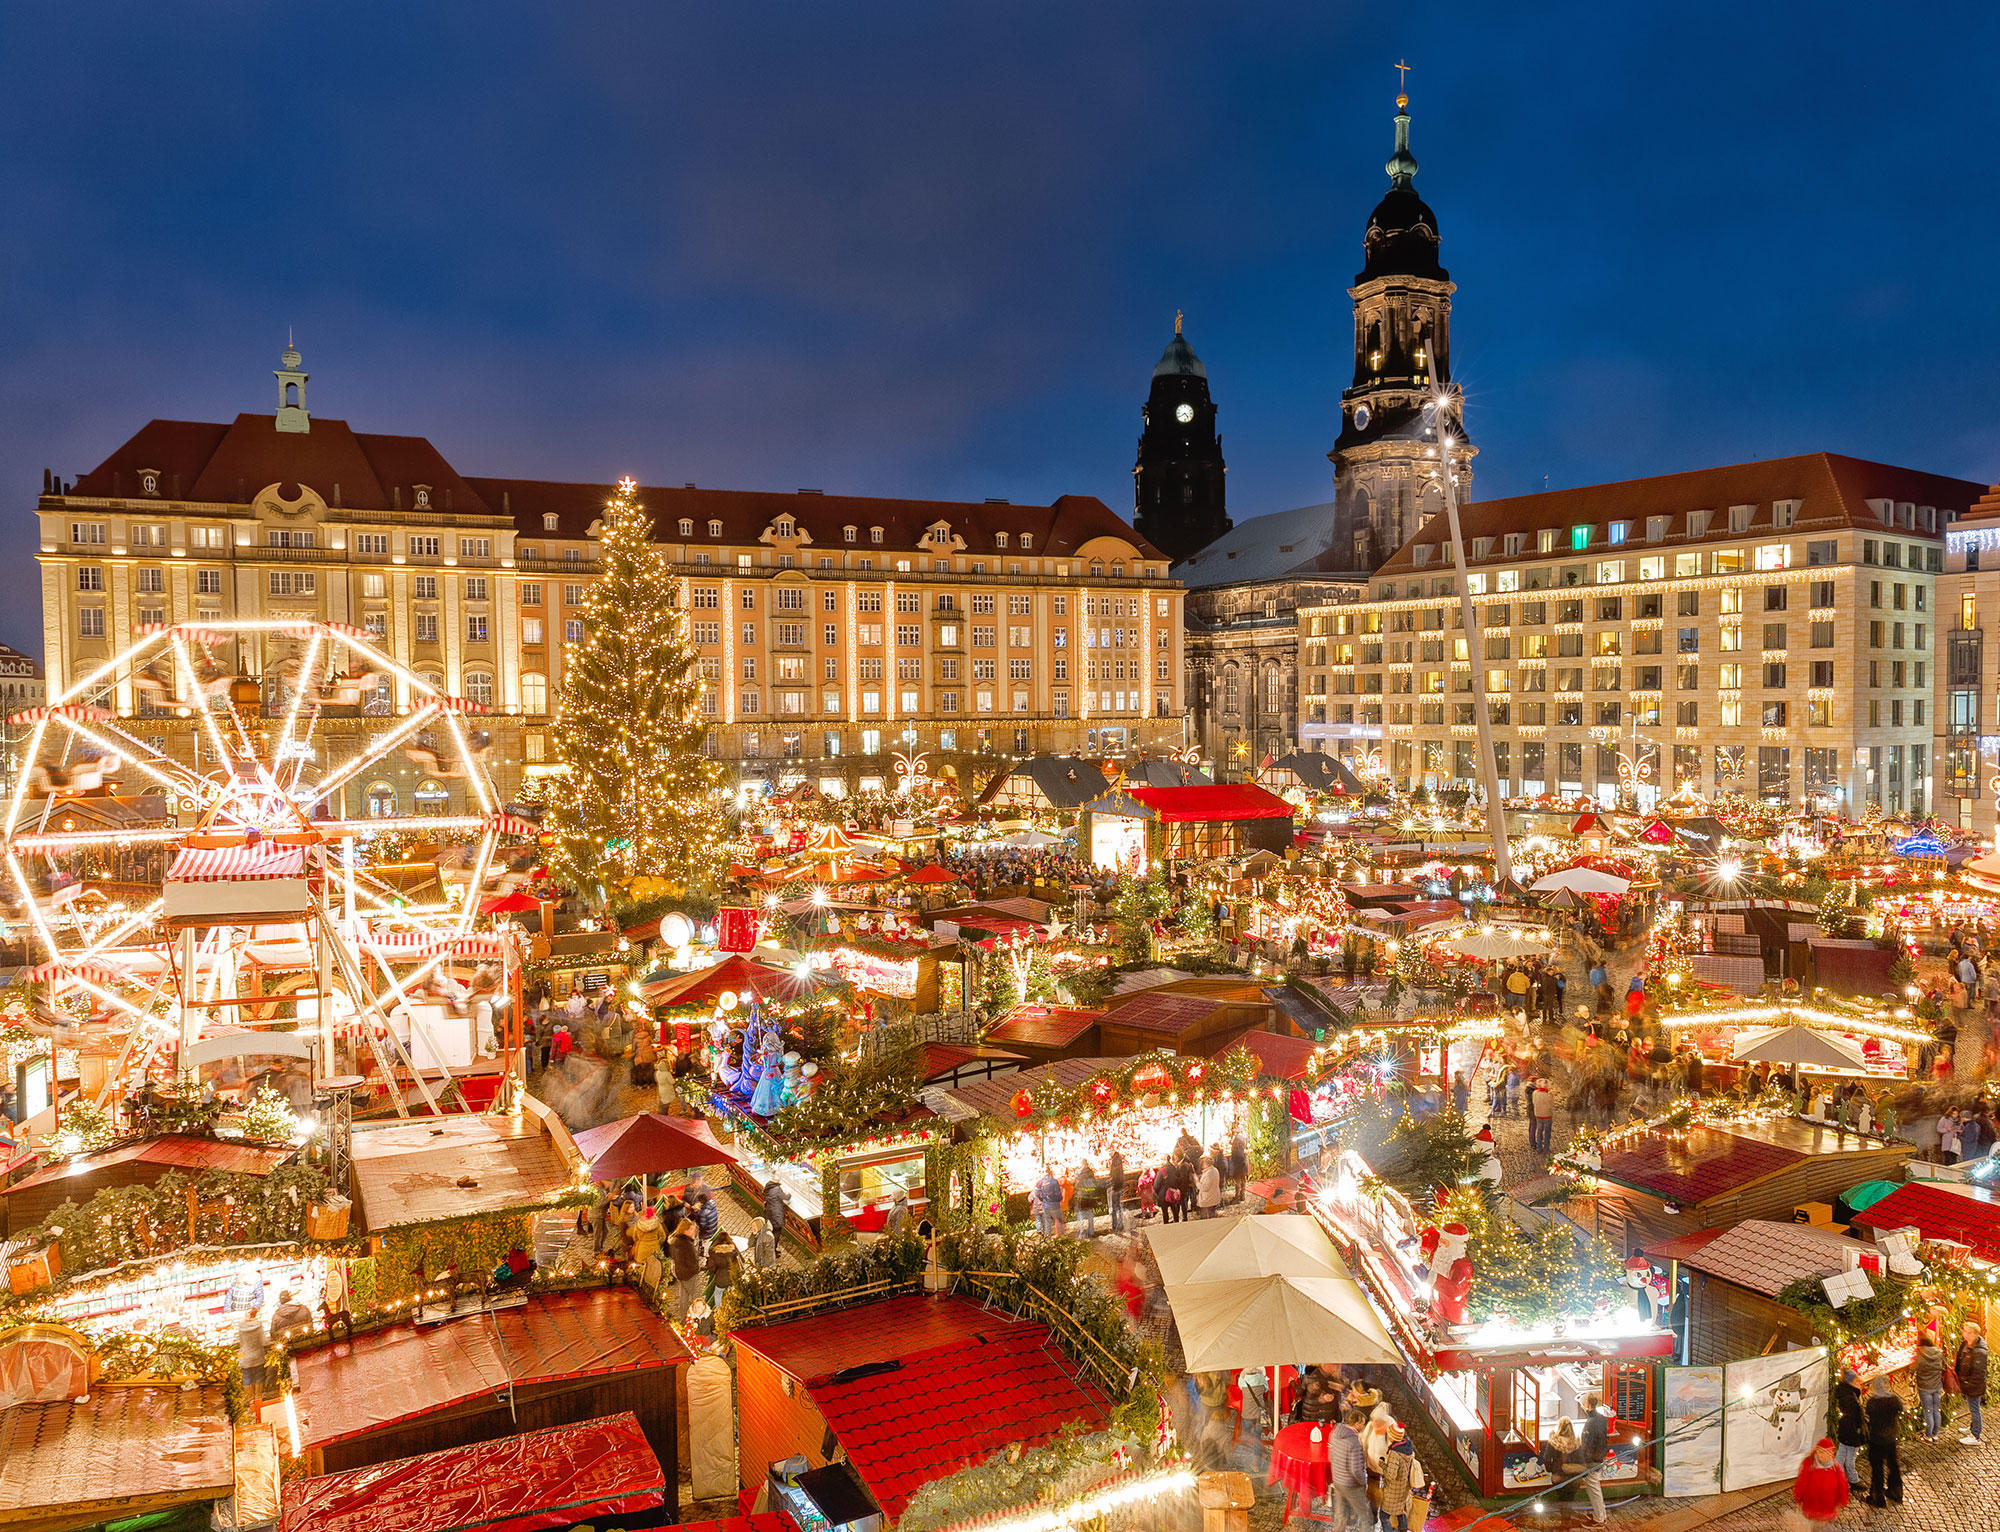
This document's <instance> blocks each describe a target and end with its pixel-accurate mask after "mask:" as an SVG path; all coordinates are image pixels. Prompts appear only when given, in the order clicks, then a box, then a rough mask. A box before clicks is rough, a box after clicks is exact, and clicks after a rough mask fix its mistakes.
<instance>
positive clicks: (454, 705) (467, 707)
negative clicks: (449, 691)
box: [431, 697, 486, 713]
mask: <svg viewBox="0 0 2000 1532" xmlns="http://www.w3.org/2000/svg"><path fill="white" fill-rule="evenodd" d="M431 701H433V702H435V703H436V704H437V705H438V706H439V707H441V708H443V709H444V710H445V711H446V712H447V713H483V712H485V711H486V704H485V703H483V702H469V701H467V700H466V699H465V698H464V697H433V698H431Z"/></svg>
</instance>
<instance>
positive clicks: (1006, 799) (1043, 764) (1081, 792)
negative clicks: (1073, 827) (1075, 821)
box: [972, 755, 1111, 815]
mask: <svg viewBox="0 0 2000 1532" xmlns="http://www.w3.org/2000/svg"><path fill="white" fill-rule="evenodd" d="M1110 786H1111V784H1110V782H1109V781H1108V780H1107V779H1106V778H1105V775H1104V772H1103V771H1102V769H1100V768H1099V766H1098V765H1097V763H1096V762H1095V761H1085V760H1079V759H1077V758H1076V757H1074V756H1057V755H1036V756H1030V757H1029V758H1028V759H1027V760H1025V761H1017V762H1016V763H1015V764H1014V765H1012V766H1010V767H1008V768H1007V769H1006V770H1005V771H1003V772H1001V773H1000V774H999V775H997V776H996V777H994V778H993V780H992V781H990V782H988V783H987V784H986V790H985V791H984V792H982V793H981V794H980V795H979V798H978V800H977V801H976V802H975V803H974V804H973V805H972V806H973V808H974V809H975V810H978V809H992V810H995V811H996V812H1002V813H1012V814H1030V815H1036V814H1045V815H1066V814H1074V813H1076V812H1077V811H1078V810H1079V809H1081V808H1082V807H1083V806H1084V805H1085V804H1086V803H1088V802H1090V800H1091V799H1093V798H1096V797H1100V796H1101V795H1102V794H1104V793H1105V792H1106V791H1108V790H1109V788H1110Z"/></svg>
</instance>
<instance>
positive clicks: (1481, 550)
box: [1472, 537, 1493, 559]
mask: <svg viewBox="0 0 2000 1532" xmlns="http://www.w3.org/2000/svg"><path fill="white" fill-rule="evenodd" d="M1492 552H1493V539H1492V538H1490V537H1475V538H1473V540H1472V556H1473V557H1474V558H1476V559H1483V558H1486V557H1488V556H1489V555H1490V554H1491V553H1492Z"/></svg>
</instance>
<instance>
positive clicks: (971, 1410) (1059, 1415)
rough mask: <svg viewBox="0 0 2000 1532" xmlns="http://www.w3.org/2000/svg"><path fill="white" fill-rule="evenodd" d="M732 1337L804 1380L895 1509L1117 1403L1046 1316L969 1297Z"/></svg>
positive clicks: (910, 1301) (857, 1466)
mask: <svg viewBox="0 0 2000 1532" xmlns="http://www.w3.org/2000/svg"><path fill="white" fill-rule="evenodd" d="M731 1339H732V1340H733V1341H734V1342H735V1344H736V1345H737V1346H738V1347H739V1348H742V1349H746V1350H749V1351H751V1352H754V1353H755V1354H757V1355H758V1356H761V1357H763V1358H764V1359H765V1360H766V1361H768V1362H770V1363H771V1365H772V1366H774V1367H776V1368H777V1369H778V1370H779V1371H781V1372H783V1373H785V1374H787V1375H788V1376H790V1377H792V1378H795V1379H797V1380H798V1381H799V1382H800V1383H801V1384H803V1385H804V1387H805V1389H806V1392H807V1393H808V1394H809V1396H810V1397H811V1399H812V1402H813V1405H814V1407H815V1408H817V1409H818V1411H819V1413H820V1415H821V1417H822V1418H824V1419H825V1421H826V1423H827V1426H828V1427H829V1428H830V1429H831V1430H832V1432H833V1434H834V1436H835V1437H836V1438H837V1439H838V1441H839V1442H840V1445H841V1446H842V1448H844V1449H845V1450H846V1453H847V1459H848V1462H849V1463H850V1464H852V1465H853V1467H854V1470H855V1472H856V1473H858V1474H859V1475H860V1476H861V1479H862V1482H863V1483H865V1484H866V1485H867V1486H868V1489H869V1491H870V1493H872V1494H873V1495H874V1496H875V1500H876V1503H877V1504H878V1505H880V1506H881V1507H882V1509H883V1511H884V1512H886V1513H887V1514H888V1515H889V1517H890V1518H891V1519H893V1518H895V1517H896V1516H898V1515H900V1514H901V1513H902V1511H903V1509H904V1507H905V1506H906V1505H907V1504H908V1503H909V1500H910V1497H911V1496H912V1495H913V1494H915V1493H916V1491H917V1490H918V1489H919V1488H920V1487H921V1486H922V1485H923V1484H925V1483H926V1482H928V1481H929V1480H931V1479H936V1478H941V1477H943V1476H944V1475H946V1474H950V1473H953V1472H956V1471H957V1470H958V1469H960V1468H962V1467H965V1466H966V1465H968V1464H971V1463H977V1462H983V1461H984V1460H985V1459H986V1458H988V1457H990V1456H991V1455H992V1454H993V1453H995V1452H997V1451H998V1450H1000V1449H1001V1448H1002V1447H1005V1446H1006V1445H1007V1444H1008V1443H1010V1442H1017V1441H1018V1442H1022V1443H1025V1444H1026V1445H1028V1446H1030V1447H1033V1446H1038V1445H1040V1444H1041V1443H1042V1442H1045V1441H1047V1440H1049V1439H1050V1438H1051V1437H1053V1436H1054V1435H1055V1434H1056V1433H1057V1432H1059V1431H1060V1430H1062V1428H1063V1427H1064V1426H1066V1425H1068V1424H1070V1423H1071V1422H1073V1421H1079V1420H1081V1421H1086V1422H1089V1423H1091V1424H1093V1425H1094V1424H1099V1423H1101V1422H1102V1421H1103V1420H1104V1419H1105V1418H1106V1414H1107V1411H1106V1408H1105V1401H1104V1398H1103V1396H1102V1394H1101V1393H1100V1392H1099V1391H1098V1390H1097V1389H1096V1388H1094V1387H1091V1386H1089V1385H1087V1384H1086V1383H1085V1382H1084V1381H1083V1380H1082V1378H1081V1377H1080V1376H1079V1374H1078V1372H1077V1370H1076V1368H1075V1367H1074V1366H1073V1365H1072V1364H1071V1363H1070V1362H1069V1361H1068V1360H1067V1359H1065V1358H1064V1357H1063V1356H1062V1354H1061V1353H1060V1352H1059V1351H1058V1350H1057V1349H1056V1348H1055V1347H1054V1346H1053V1345H1052V1344H1051V1343H1050V1339H1051V1338H1050V1334H1049V1331H1048V1329H1047V1327H1046V1326H1044V1325H1039V1324H1035V1323H1032V1322H1031V1321H1028V1320H1023V1319H1015V1318H1013V1317H1011V1316H1009V1315H1006V1314H1001V1313H997V1312H994V1311H992V1310H989V1309H987V1308H985V1307H983V1306H982V1305H980V1304H977V1303H973V1302H971V1301H969V1300H967V1299H964V1298H957V1297H944V1298H920V1297H899V1298H888V1299H884V1300H883V1301H881V1302H879V1303H867V1304H859V1305H856V1306H855V1307H852V1308H846V1309H836V1310H834V1311H832V1312H831V1313H823V1314H816V1315H814V1316H812V1317H811V1318H808V1319H798V1320H792V1321H790V1322H788V1323H785V1324H778V1325H758V1326H751V1327H748V1328H744V1329H739V1330H736V1331H734V1332H733V1333H732V1335H731ZM857 1373H858V1374H859V1376H857V1375H856V1374H857Z"/></svg>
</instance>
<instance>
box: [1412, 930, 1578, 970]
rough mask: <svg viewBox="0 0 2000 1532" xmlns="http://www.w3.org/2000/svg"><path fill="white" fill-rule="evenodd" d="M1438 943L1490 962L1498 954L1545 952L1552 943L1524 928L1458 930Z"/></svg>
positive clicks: (1517, 954)
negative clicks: (1521, 929)
mask: <svg viewBox="0 0 2000 1532" xmlns="http://www.w3.org/2000/svg"><path fill="white" fill-rule="evenodd" d="M1438 945H1439V946H1440V947H1443V948H1445V949H1446V950H1447V951H1449V952H1456V953H1458V954H1459V955H1460V956H1461V957H1470V958H1484V959H1485V960H1486V961H1488V962H1493V961H1495V960H1497V959H1500V958H1513V957H1525V956H1527V954H1529V953H1530V952H1547V951H1548V950H1549V948H1550V947H1551V946H1552V945H1554V943H1553V942H1552V940H1551V939H1550V938H1549V937H1548V936H1547V935H1546V934H1543V935H1530V934H1528V933H1527V932H1524V931H1509V930H1504V929H1500V930H1492V931H1476V930H1475V931H1461V932H1459V933H1458V934H1457V935H1456V936H1447V937H1446V938H1445V939H1444V940H1443V941H1441V942H1439V943H1438Z"/></svg>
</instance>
